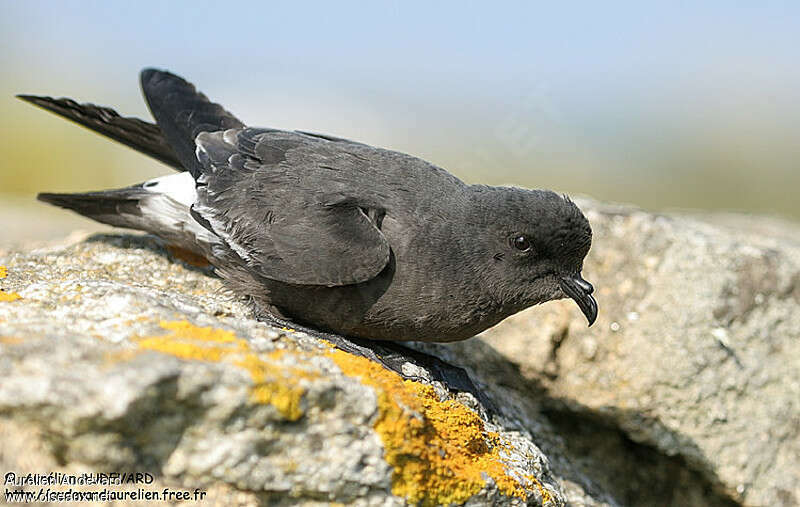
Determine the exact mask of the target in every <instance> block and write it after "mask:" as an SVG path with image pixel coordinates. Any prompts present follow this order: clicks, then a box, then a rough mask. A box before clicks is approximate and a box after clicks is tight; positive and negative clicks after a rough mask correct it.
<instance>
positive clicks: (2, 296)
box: [0, 266, 22, 302]
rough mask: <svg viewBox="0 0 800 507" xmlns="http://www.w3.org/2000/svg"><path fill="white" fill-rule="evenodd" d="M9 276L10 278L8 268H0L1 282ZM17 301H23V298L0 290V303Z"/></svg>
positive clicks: (14, 293)
mask: <svg viewBox="0 0 800 507" xmlns="http://www.w3.org/2000/svg"><path fill="white" fill-rule="evenodd" d="M7 276H8V268H6V267H5V266H0V280H2V279H3V278H6V277H7ZM17 299H22V296H20V295H19V294H17V293H16V292H6V291H5V290H3V289H2V288H0V302H10V301H16V300H17Z"/></svg>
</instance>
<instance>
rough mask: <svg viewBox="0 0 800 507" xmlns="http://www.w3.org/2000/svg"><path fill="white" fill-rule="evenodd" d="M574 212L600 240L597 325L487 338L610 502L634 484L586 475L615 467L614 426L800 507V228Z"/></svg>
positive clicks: (531, 319)
mask: <svg viewBox="0 0 800 507" xmlns="http://www.w3.org/2000/svg"><path fill="white" fill-rule="evenodd" d="M581 204H582V205H583V206H584V207H587V208H589V210H590V212H589V214H588V216H589V220H590V221H591V223H592V227H593V230H594V235H595V241H594V244H593V247H592V251H591V253H590V255H589V258H588V260H587V264H586V266H585V270H584V273H585V276H586V278H587V279H588V280H591V281H592V283H593V284H594V285H595V288H596V295H597V299H598V302H599V305H600V316H599V319H598V321H597V323H596V324H595V326H594V327H592V328H591V329H586V327H585V325H584V323H583V322H582V320H581V318H580V315H579V314H578V313H576V312H575V311H574V309H573V308H572V307H571V305H569V304H568V303H567V302H558V303H555V304H554V305H551V307H550V308H549V309H548V310H547V311H544V312H542V311H540V310H539V309H533V310H532V311H526V312H523V313H521V314H518V315H516V316H514V317H512V318H511V319H508V320H506V321H505V322H503V323H501V324H500V325H498V326H497V327H496V328H494V329H492V330H490V331H489V332H487V333H485V336H484V337H483V339H484V340H485V342H486V343H488V344H491V346H492V347H493V348H494V349H495V350H497V351H499V352H500V353H501V354H503V356H504V357H506V358H508V359H509V360H510V361H512V362H513V363H514V364H516V365H517V366H518V368H519V372H520V373H521V374H522V375H523V376H525V377H526V378H527V379H529V380H531V381H533V382H534V383H535V384H536V385H537V386H538V387H539V388H540V389H541V390H542V392H543V393H544V396H543V398H542V399H544V400H546V404H547V408H546V409H545V410H546V411H550V413H551V421H554V422H556V421H560V422H561V424H562V425H563V426H562V427H564V428H565V430H566V428H567V427H570V428H571V429H570V432H571V437H570V436H568V434H567V433H566V431H565V432H564V433H562V435H563V436H564V438H565V439H566V440H567V441H568V442H570V443H572V444H573V445H574V447H573V451H578V452H581V453H582V455H583V458H582V459H584V460H586V463H587V464H588V465H589V466H586V467H584V471H587V472H588V473H589V474H590V475H594V476H595V477H596V479H597V480H598V481H599V482H600V483H601V484H603V486H604V488H605V489H606V490H607V491H610V492H614V491H616V492H619V491H621V490H625V489H626V488H628V487H629V486H630V485H629V484H622V482H629V479H625V480H624V481H620V478H619V477H616V478H615V477H614V474H609V473H606V472H603V471H602V470H598V469H596V468H595V470H594V472H592V471H591V469H592V468H593V466H594V465H595V464H598V463H606V464H607V463H610V462H612V456H610V455H609V451H608V449H604V448H603V446H604V445H606V444H607V443H608V440H607V438H606V437H608V431H607V430H608V429H609V428H613V429H618V430H619V431H621V432H622V434H623V435H624V437H625V438H627V439H630V440H631V441H632V442H635V443H638V444H643V445H644V446H645V447H648V448H651V449H652V450H654V451H656V453H658V454H661V455H663V456H668V457H673V458H674V460H678V461H680V462H683V463H685V465H686V467H685V469H686V470H689V471H693V472H694V473H696V474H699V476H700V477H702V478H704V479H705V480H706V481H707V484H708V485H709V486H710V487H711V488H712V490H713V492H714V493H715V494H717V495H719V496H721V497H727V498H729V499H732V500H736V501H737V502H741V503H743V504H746V505H769V506H781V505H784V506H791V505H800V228H798V227H797V226H795V225H792V224H782V223H781V222H778V221H773V220H764V219H760V220H754V219H752V218H747V217H741V218H740V219H736V217H735V216H726V217H721V219H719V220H717V219H715V217H710V219H708V220H707V221H705V222H704V221H699V220H697V219H694V218H689V217H686V216H681V215H670V216H664V215H653V214H649V213H644V212H642V211H639V210H636V209H632V208H623V207H610V206H598V205H596V204H592V203H585V202H581ZM707 222H715V223H716V224H715V225H711V224H709V223H707ZM463 353H464V352H463V351H462V354H463ZM604 436H605V437H604ZM601 440H602V441H604V442H605V443H604V444H601V445H600V446H599V447H598V446H597V445H589V444H591V443H592V442H594V443H595V444H598V443H599V442H600V441H601ZM592 455H594V457H592ZM615 468H616V465H612V466H611V467H610V469H615ZM608 469H609V468H608V467H606V470H608ZM674 480H676V481H679V482H680V480H679V478H677V477H676V478H674ZM615 496H616V497H617V498H620V495H619V494H615ZM624 496H625V495H622V497H623V498H624ZM629 499H630V498H629Z"/></svg>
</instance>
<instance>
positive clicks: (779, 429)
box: [0, 201, 800, 506]
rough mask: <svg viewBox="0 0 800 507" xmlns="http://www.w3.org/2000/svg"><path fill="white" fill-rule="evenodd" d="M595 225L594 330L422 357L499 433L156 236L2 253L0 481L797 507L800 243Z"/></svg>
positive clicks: (500, 334)
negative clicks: (145, 478) (270, 317)
mask: <svg viewBox="0 0 800 507" xmlns="http://www.w3.org/2000/svg"><path fill="white" fill-rule="evenodd" d="M579 204H580V205H581V207H582V208H583V209H585V210H587V211H588V216H589V219H590V221H591V222H592V226H593V229H594V233H595V240H594V246H593V248H592V251H591V253H590V255H589V258H588V260H587V265H586V268H585V272H584V274H585V276H586V278H587V279H589V280H590V281H592V283H594V285H595V287H596V288H597V296H598V301H599V303H600V317H599V319H598V322H597V323H596V324H595V326H593V327H592V328H590V329H587V328H586V327H585V322H584V321H583V320H582V317H581V315H580V312H579V311H578V310H577V308H575V306H574V304H572V303H571V302H568V301H564V302H555V303H548V304H546V305H544V306H541V307H536V308H532V309H530V310H528V311H526V312H523V313H521V314H519V315H517V316H515V317H512V318H511V319H508V320H506V321H505V322H503V323H501V324H500V325H499V326H497V327H496V328H494V329H492V330H490V331H488V332H486V333H484V335H483V336H482V337H480V338H479V339H472V340H467V341H465V342H461V343H456V344H450V345H430V344H425V345H419V348H421V349H424V350H426V351H430V352H433V353H436V354H437V355H439V356H440V357H442V358H443V359H445V360H448V361H449V362H451V363H454V364H458V365H463V366H466V367H467V369H468V371H470V373H471V375H472V376H473V378H475V379H477V380H478V381H479V383H480V384H481V385H482V388H483V389H484V390H485V393H486V394H487V396H488V397H489V398H490V399H491V400H492V401H493V402H494V404H495V405H496V406H497V407H498V410H499V413H498V414H494V415H490V416H487V415H486V414H485V413H484V412H483V411H482V410H480V408H479V407H478V406H477V404H476V402H475V400H474V399H473V398H472V397H471V396H469V395H464V394H458V395H453V394H452V393H449V392H448V391H447V390H446V389H445V388H444V387H443V386H441V385H440V384H439V383H437V382H435V381H430V380H423V381H422V382H404V381H401V380H400V378H399V377H397V376H395V375H393V374H391V373H389V372H386V371H385V370H383V369H381V368H379V367H377V366H376V365H374V364H373V363H370V362H368V361H366V360H363V359H360V358H355V357H352V356H348V355H346V354H344V353H341V352H336V351H333V350H331V349H330V348H329V347H327V346H326V345H325V344H324V343H323V342H320V341H317V340H315V339H313V338H310V337H308V336H306V335H303V334H302V333H296V332H293V331H291V330H280V329H272V328H269V327H268V326H265V325H264V324H262V323H259V322H256V321H254V320H253V319H252V318H251V317H250V313H249V310H248V308H247V307H246V306H245V305H243V304H241V303H240V302H238V301H235V300H233V299H232V298H231V297H230V296H229V295H228V294H227V293H226V292H225V291H224V290H223V289H222V285H221V283H220V281H219V280H218V279H216V278H215V277H214V276H213V275H212V273H211V271H210V270H209V269H207V268H203V267H196V266H193V265H191V264H190V263H189V262H187V261H190V260H191V259H187V258H185V257H184V256H182V255H180V254H178V253H177V252H174V251H172V250H169V249H167V248H165V247H164V245H162V244H161V243H160V242H159V241H158V240H156V239H154V238H152V237H148V236H132V235H124V234H119V235H96V236H92V237H90V238H89V239H88V240H82V239H80V238H76V237H73V238H72V239H71V240H69V241H67V242H66V243H65V244H63V245H54V246H51V247H48V248H43V249H38V250H32V251H7V252H2V251H0V266H3V268H5V269H3V268H0V289H2V291H0V470H2V471H3V473H4V474H5V473H6V472H7V471H15V472H17V473H18V474H21V473H26V472H39V473H48V472H52V471H62V472H70V473H79V472H83V471H97V472H112V471H139V472H148V473H151V474H153V475H154V477H155V483H153V484H146V485H144V486H139V487H143V488H144V489H145V490H148V491H150V490H152V491H162V490H163V489H164V488H165V487H168V488H172V489H180V488H186V491H188V492H189V493H193V492H194V489H195V488H201V489H203V490H205V491H207V496H206V498H205V500H206V501H210V502H212V503H219V504H235V505H236V504H238V505H250V504H270V505H272V504H282V503H283V504H295V503H307V504H316V503H327V502H330V501H335V502H343V503H355V504H361V505H402V504H405V503H414V502H417V503H422V504H434V503H447V502H467V503H468V504H473V505H484V504H498V505H504V504H524V503H527V504H530V505H540V504H544V505H549V506H552V505H563V504H569V505H578V506H580V505H674V506H678V505H714V506H717V505H719V506H723V505H725V506H727V505H737V504H744V505H777V506H780V505H785V506H789V505H797V504H798V502H799V501H800V422H798V421H800V243H798V241H800V234H798V229H796V228H794V226H791V225H786V224H780V223H778V222H773V221H753V220H748V221H747V227H743V226H740V224H741V223H742V222H741V221H740V220H739V219H738V218H735V217H734V218H731V217H726V218H725V220H724V221H720V222H719V223H718V224H716V225H711V224H709V223H707V221H705V220H706V218H707V217H704V218H703V220H699V219H695V218H691V217H685V216H680V215H669V216H662V215H653V214H648V213H644V212H641V211H639V210H635V209H631V208H623V207H611V206H605V205H600V204H597V203H594V202H590V201H580V202H579ZM765 224H766V226H765ZM795 238H797V239H795ZM417 374H418V375H419V376H420V377H422V378H423V379H425V378H427V379H429V378H430V377H429V375H428V374H427V373H426V372H424V371H419V372H417ZM410 456H414V458H410ZM136 487H137V486H136V485H127V486H125V487H122V486H116V487H113V488H110V489H111V490H112V491H123V490H133V491H135V490H136ZM16 489H21V490H25V491H35V490H36V488H31V487H29V486H25V487H17V488H16ZM86 489H91V488H84V489H83V490H86ZM95 489H97V488H95ZM107 489H108V488H107ZM138 504H139V505H141V503H140V502H139V503H138Z"/></svg>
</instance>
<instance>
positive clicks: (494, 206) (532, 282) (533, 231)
mask: <svg viewBox="0 0 800 507" xmlns="http://www.w3.org/2000/svg"><path fill="white" fill-rule="evenodd" d="M475 195H476V205H475V207H474V208H473V209H474V211H475V213H476V214H475V215H474V216H473V220H474V222H477V223H476V225H478V226H479V227H481V228H483V230H482V231H481V233H480V234H479V235H478V237H480V238H481V239H480V240H479V243H480V244H479V245H478V244H476V245H475V246H479V248H476V249H475V250H473V255H479V256H481V257H484V256H489V257H490V258H489V259H488V260H489V264H490V265H491V268H489V269H488V270H487V271H486V272H485V273H486V275H487V276H486V277H485V280H483V283H485V284H486V288H487V290H488V291H489V292H490V293H491V295H492V297H493V298H494V299H495V300H497V301H499V302H500V304H501V305H504V307H505V308H507V309H508V310H510V311H511V313H515V312H517V311H520V310H522V309H524V308H527V307H529V306H532V305H536V304H539V303H544V302H545V301H550V300H553V299H561V298H564V297H569V298H571V299H573V300H574V301H575V302H576V303H577V304H578V307H579V308H580V310H581V311H582V312H583V314H584V315H585V316H586V319H587V320H588V321H589V325H590V326H591V325H592V323H594V321H595V319H596V318H597V302H596V301H595V299H594V297H593V296H592V292H593V290H594V288H593V287H592V285H591V284H590V283H589V282H587V281H586V280H584V279H583V277H582V276H581V269H582V268H583V260H584V258H585V257H586V254H587V253H588V252H589V248H590V247H591V244H592V228H591V227H590V225H589V221H588V220H587V219H586V217H585V216H584V215H583V213H582V212H581V210H580V209H579V208H578V207H577V206H576V205H575V203H573V202H572V201H571V200H570V199H569V198H567V197H566V196H561V195H558V194H556V193H555V192H551V191H549V190H526V189H521V188H513V187H512V188H508V187H477V188H476V192H475ZM481 265H483V266H486V259H485V258H484V259H482V260H481Z"/></svg>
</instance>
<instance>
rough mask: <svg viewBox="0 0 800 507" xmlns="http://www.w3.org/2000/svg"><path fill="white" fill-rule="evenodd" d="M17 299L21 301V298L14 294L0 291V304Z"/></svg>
mask: <svg viewBox="0 0 800 507" xmlns="http://www.w3.org/2000/svg"><path fill="white" fill-rule="evenodd" d="M17 299H22V296H20V295H19V294H17V293H16V292H5V291H3V290H0V302H8V301H16V300H17Z"/></svg>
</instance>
